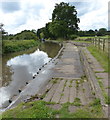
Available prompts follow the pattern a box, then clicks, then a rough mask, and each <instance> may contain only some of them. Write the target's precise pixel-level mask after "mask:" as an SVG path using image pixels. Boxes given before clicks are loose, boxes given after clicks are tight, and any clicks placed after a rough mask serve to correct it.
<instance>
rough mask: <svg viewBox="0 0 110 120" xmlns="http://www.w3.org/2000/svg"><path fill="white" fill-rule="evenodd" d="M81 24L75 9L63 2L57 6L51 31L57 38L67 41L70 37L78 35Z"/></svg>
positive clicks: (50, 26)
mask: <svg viewBox="0 0 110 120" xmlns="http://www.w3.org/2000/svg"><path fill="white" fill-rule="evenodd" d="M79 22H80V20H79V18H77V11H76V9H75V7H74V6H70V5H69V3H64V2H61V3H60V4H56V6H55V9H54V10H53V13H52V22H51V23H50V25H49V31H50V32H51V33H52V34H53V35H55V36H56V37H62V38H65V39H67V38H69V36H70V35H72V34H76V32H77V30H78V29H79V27H78V23H79Z"/></svg>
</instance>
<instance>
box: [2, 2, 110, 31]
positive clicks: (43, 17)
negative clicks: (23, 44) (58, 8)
mask: <svg viewBox="0 0 110 120" xmlns="http://www.w3.org/2000/svg"><path fill="white" fill-rule="evenodd" d="M7 1H8V2H11V3H13V2H14V3H16V2H17V4H19V3H20V4H19V5H20V6H19V9H16V8H15V10H14V11H13V12H12V11H11V10H13V9H14V8H13V9H11V10H10V11H8V12H4V11H3V10H0V16H2V17H0V22H2V23H3V24H4V25H5V27H4V29H5V30H6V31H8V33H18V32H20V31H22V30H24V29H30V30H31V29H36V30H37V29H38V28H41V27H44V26H45V24H46V23H47V22H49V19H51V16H52V11H53V9H54V6H55V3H60V2H62V1H64V2H89V4H88V6H87V5H86V4H84V3H83V5H82V6H79V7H78V8H77V9H78V12H79V14H78V15H79V17H80V20H81V22H80V24H79V27H80V29H82V30H88V29H98V28H100V27H108V25H107V23H108V18H107V16H108V14H107V12H108V9H107V7H108V0H88V1H87V0H32V1H31V0H23V1H21V0H2V2H7ZM18 1H19V3H18ZM9 8H10V7H9ZM1 9H2V8H1Z"/></svg>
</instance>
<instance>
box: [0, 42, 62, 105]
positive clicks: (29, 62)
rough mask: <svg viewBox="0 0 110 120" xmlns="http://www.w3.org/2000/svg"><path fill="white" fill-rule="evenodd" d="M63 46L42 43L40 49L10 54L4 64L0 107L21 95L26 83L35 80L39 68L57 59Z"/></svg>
mask: <svg viewBox="0 0 110 120" xmlns="http://www.w3.org/2000/svg"><path fill="white" fill-rule="evenodd" d="M60 48H61V46H60V45H59V44H56V43H53V42H45V43H42V45H41V46H39V49H38V48H33V49H29V50H27V51H23V52H18V53H13V54H8V55H6V56H4V57H3V62H2V74H3V80H2V87H1V88H0V98H1V97H2V99H1V100H0V106H1V104H2V103H4V102H5V101H6V100H9V98H10V97H12V96H13V95H15V96H17V95H18V94H19V92H18V90H19V89H22V87H23V86H24V84H26V82H29V81H30V80H32V79H33V75H35V74H36V72H37V71H38V70H39V68H40V67H41V66H42V65H44V64H45V63H48V61H49V60H50V59H51V58H53V57H55V56H56V55H57V53H58V51H59V50H60Z"/></svg>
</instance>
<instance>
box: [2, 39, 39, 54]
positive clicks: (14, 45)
mask: <svg viewBox="0 0 110 120" xmlns="http://www.w3.org/2000/svg"><path fill="white" fill-rule="evenodd" d="M39 44H40V42H39V41H35V40H4V41H3V47H2V51H3V54H7V53H12V52H18V51H23V50H26V49H29V48H31V47H34V46H38V45H39Z"/></svg>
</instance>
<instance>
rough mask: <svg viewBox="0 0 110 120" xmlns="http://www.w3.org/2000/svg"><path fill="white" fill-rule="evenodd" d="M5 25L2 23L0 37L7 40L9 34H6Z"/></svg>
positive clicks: (0, 24)
mask: <svg viewBox="0 0 110 120" xmlns="http://www.w3.org/2000/svg"><path fill="white" fill-rule="evenodd" d="M3 26H4V24H3V23H0V34H1V35H0V36H2V39H3V40H5V39H8V32H6V31H5V30H4V28H3Z"/></svg>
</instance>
